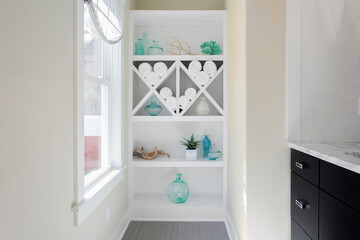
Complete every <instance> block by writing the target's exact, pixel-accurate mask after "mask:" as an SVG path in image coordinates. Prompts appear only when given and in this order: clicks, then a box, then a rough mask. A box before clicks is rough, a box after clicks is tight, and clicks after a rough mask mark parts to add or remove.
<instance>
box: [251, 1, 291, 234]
mask: <svg viewBox="0 0 360 240" xmlns="http://www.w3.org/2000/svg"><path fill="white" fill-rule="evenodd" d="M284 14H285V1H284V0H273V1H267V0H251V1H247V6H246V20H247V21H246V26H247V31H246V43H247V50H246V53H247V54H246V64H247V87H246V93H247V108H246V109H247V111H246V118H247V121H246V122H247V128H246V129H247V157H246V175H247V179H246V180H247V182H246V185H247V186H246V195H247V209H246V211H247V231H246V234H247V238H246V239H247V240H258V239H269V240H288V239H290V201H289V196H290V158H289V151H288V149H287V148H286V147H285V17H284Z"/></svg>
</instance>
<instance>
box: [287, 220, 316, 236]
mask: <svg viewBox="0 0 360 240" xmlns="http://www.w3.org/2000/svg"><path fill="white" fill-rule="evenodd" d="M291 240H312V239H311V238H310V237H309V236H308V235H307V234H306V232H304V230H302V228H301V227H300V226H299V225H298V224H297V223H296V222H295V221H294V219H291Z"/></svg>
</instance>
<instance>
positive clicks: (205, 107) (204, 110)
mask: <svg viewBox="0 0 360 240" xmlns="http://www.w3.org/2000/svg"><path fill="white" fill-rule="evenodd" d="M196 113H197V115H201V116H204V115H209V113H210V106H209V104H208V103H207V102H206V98H205V96H201V97H200V99H199V103H198V105H197V106H196Z"/></svg>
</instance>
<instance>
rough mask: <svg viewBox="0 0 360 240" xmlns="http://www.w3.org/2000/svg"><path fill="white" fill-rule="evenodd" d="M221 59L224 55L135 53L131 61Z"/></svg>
mask: <svg viewBox="0 0 360 240" xmlns="http://www.w3.org/2000/svg"><path fill="white" fill-rule="evenodd" d="M176 60H179V61H192V60H199V61H207V60H211V61H223V60H224V55H135V56H132V61H176Z"/></svg>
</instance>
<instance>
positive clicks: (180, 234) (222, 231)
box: [122, 221, 229, 240]
mask: <svg viewBox="0 0 360 240" xmlns="http://www.w3.org/2000/svg"><path fill="white" fill-rule="evenodd" d="M122 240H229V236H228V233H227V231H226V227H225V224H224V222H145V221H131V222H130V224H129V226H128V228H127V230H126V232H125V234H124V237H123V238H122Z"/></svg>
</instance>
